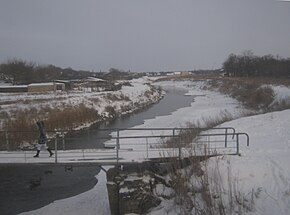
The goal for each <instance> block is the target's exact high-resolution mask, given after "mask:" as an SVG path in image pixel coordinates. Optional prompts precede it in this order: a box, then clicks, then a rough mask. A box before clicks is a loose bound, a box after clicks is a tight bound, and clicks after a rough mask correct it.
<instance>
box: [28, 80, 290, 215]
mask: <svg viewBox="0 0 290 215" xmlns="http://www.w3.org/2000/svg"><path fill="white" fill-rule="evenodd" d="M158 85H161V86H162V87H170V88H172V87H175V88H185V89H187V90H188V94H189V95H194V96H195V97H194V101H193V102H192V103H191V106H190V107H185V108H181V109H179V110H177V111H175V112H173V113H172V114H171V115H167V116H160V117H156V118H155V119H149V120H146V121H145V123H144V124H143V125H139V126H137V127H138V128H140V127H142V128H150V127H151V128H152V127H182V126H184V125H186V123H187V122H192V123H197V122H199V123H200V125H202V124H203V122H204V121H205V120H206V119H208V118H214V117H218V116H219V115H221V114H222V113H228V114H230V115H232V117H233V118H235V120H232V121H229V122H226V123H224V124H222V125H221V126H232V127H235V128H236V129H237V131H240V132H247V133H248V134H249V135H250V147H246V146H241V156H224V157H223V158H221V159H219V168H220V173H221V175H223V176H224V177H226V176H227V175H228V171H229V168H230V170H231V175H232V178H233V180H234V181H235V182H237V183H238V187H239V189H240V191H241V192H243V193H245V194H248V193H251V192H252V193H253V191H254V192H256V191H259V194H257V197H256V198H255V204H254V205H255V207H254V208H253V210H252V211H251V212H249V214H269V215H270V214H283V215H287V214H289V210H290V168H289V163H290V162H289V160H290V132H289V126H290V110H284V111H279V112H272V113H267V114H262V115H256V116H250V117H243V116H245V115H247V114H249V113H250V111H249V110H245V109H244V108H243V107H242V106H241V105H240V104H239V103H238V102H237V101H236V100H234V99H232V98H229V97H227V96H225V95H221V94H220V93H218V92H212V91H204V90H201V89H200V87H201V86H202V85H203V83H202V82H198V83H192V82H161V83H158ZM281 89H282V90H281ZM280 92H281V93H280ZM275 93H276V95H275V96H276V99H278V98H281V97H283V98H286V99H287V98H289V96H290V90H289V88H287V89H286V88H276V89H275ZM214 159H215V158H211V159H210V161H209V168H210V167H211V166H212V167H213V166H214V165H215V162H216V161H215V160H214ZM97 177H98V179H99V183H98V184H97V185H96V186H95V187H94V188H93V189H92V190H90V191H88V192H85V193H82V194H80V195H78V196H75V197H72V198H69V199H64V200H58V201H55V202H53V203H51V204H50V205H48V206H46V207H43V208H41V209H38V210H35V211H31V212H27V213H25V214H47V215H49V214H80V213H83V214H100V215H101V214H104V215H106V214H109V208H108V202H107V201H104V199H103V198H102V197H103V195H105V196H106V194H105V193H106V189H104V187H105V185H104V182H105V174H100V175H98V176H97ZM225 181H226V180H225ZM225 183H226V182H225ZM225 187H226V186H225ZM99 189H102V192H100V190H99ZM225 189H226V188H225ZM105 200H106V199H105ZM176 211H178V210H176V207H175V206H174V201H172V200H163V202H162V203H161V205H160V206H158V207H157V208H156V209H153V210H152V211H151V213H150V214H151V215H157V214H158V215H163V214H172V215H173V214H176Z"/></svg>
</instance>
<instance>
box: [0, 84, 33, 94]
mask: <svg viewBox="0 0 290 215" xmlns="http://www.w3.org/2000/svg"><path fill="white" fill-rule="evenodd" d="M25 92H28V87H27V85H15V86H0V93H25Z"/></svg>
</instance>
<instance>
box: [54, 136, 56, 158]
mask: <svg viewBox="0 0 290 215" xmlns="http://www.w3.org/2000/svg"><path fill="white" fill-rule="evenodd" d="M54 162H55V163H57V137H56V138H55V140H54Z"/></svg>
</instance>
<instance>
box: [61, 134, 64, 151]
mask: <svg viewBox="0 0 290 215" xmlns="http://www.w3.org/2000/svg"><path fill="white" fill-rule="evenodd" d="M61 136H62V150H65V140H64V133H63V132H62V133H61Z"/></svg>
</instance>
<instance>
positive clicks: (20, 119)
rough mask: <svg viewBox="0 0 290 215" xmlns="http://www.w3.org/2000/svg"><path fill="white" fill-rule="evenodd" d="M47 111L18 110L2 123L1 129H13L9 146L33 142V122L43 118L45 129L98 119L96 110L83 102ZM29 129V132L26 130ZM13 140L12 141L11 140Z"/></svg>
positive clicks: (35, 136) (64, 127)
mask: <svg viewBox="0 0 290 215" xmlns="http://www.w3.org/2000/svg"><path fill="white" fill-rule="evenodd" d="M46 110H47V111H48V112H43V111H39V112H37V111H36V110H35V109H34V108H31V109H29V110H24V111H18V112H17V113H16V114H15V117H14V118H13V119H9V120H6V121H5V122H4V123H3V130H8V131H13V132H11V133H10V137H11V141H10V143H9V144H10V147H11V148H18V147H19V146H20V144H21V143H23V142H30V143H32V142H34V141H35V140H36V138H37V135H35V133H34V132H31V131H36V127H35V123H36V121H38V120H43V121H44V123H45V127H46V130H58V129H71V128H74V127H77V126H79V125H81V124H82V123H88V122H94V121H97V120H99V118H100V116H99V114H98V111H97V110H95V109H93V108H88V107H86V106H85V105H83V104H80V105H79V106H76V107H65V108H63V109H51V108H49V107H47V109H46ZM28 131H29V132H28ZM12 140H13V141H12Z"/></svg>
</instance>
